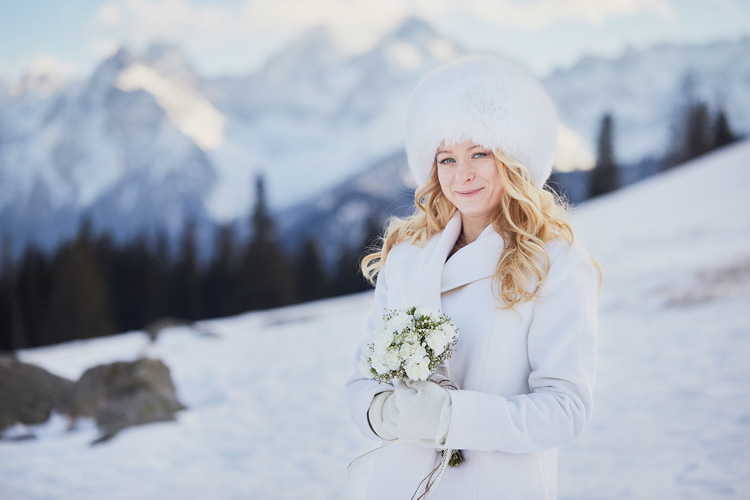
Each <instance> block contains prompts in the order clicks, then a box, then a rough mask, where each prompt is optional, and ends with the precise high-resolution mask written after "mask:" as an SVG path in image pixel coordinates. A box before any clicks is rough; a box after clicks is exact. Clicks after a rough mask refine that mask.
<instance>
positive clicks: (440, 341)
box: [425, 328, 450, 356]
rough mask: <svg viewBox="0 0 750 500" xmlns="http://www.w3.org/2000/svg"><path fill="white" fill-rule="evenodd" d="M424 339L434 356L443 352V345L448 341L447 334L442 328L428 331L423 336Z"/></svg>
mask: <svg viewBox="0 0 750 500" xmlns="http://www.w3.org/2000/svg"><path fill="white" fill-rule="evenodd" d="M425 341H426V342H427V345H428V346H430V349H432V352H434V353H435V355H436V356H440V355H441V354H443V351H445V347H446V346H447V345H448V343H449V342H450V340H449V337H448V335H446V333H445V331H444V330H443V329H442V328H438V329H435V330H432V331H430V333H429V334H428V335H427V337H426V338H425Z"/></svg>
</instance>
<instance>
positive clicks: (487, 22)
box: [0, 0, 750, 81]
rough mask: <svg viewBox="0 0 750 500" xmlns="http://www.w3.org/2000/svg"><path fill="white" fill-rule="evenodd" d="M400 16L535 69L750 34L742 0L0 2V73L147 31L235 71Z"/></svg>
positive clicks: (15, 74)
mask: <svg viewBox="0 0 750 500" xmlns="http://www.w3.org/2000/svg"><path fill="white" fill-rule="evenodd" d="M409 15H413V16H417V17H420V18H422V19H424V20H425V21H427V22H429V23H430V24H432V25H433V26H434V27H435V29H436V30H437V31H438V32H439V33H441V34H443V35H444V36H447V37H449V38H451V39H453V40H455V41H457V42H459V43H461V44H462V45H464V46H465V47H466V48H468V49H470V50H476V51H488V52H498V53H503V54H505V55H508V56H510V57H514V58H517V59H519V60H521V61H523V62H524V63H525V64H526V65H527V66H528V67H529V68H530V69H531V70H532V71H534V72H535V73H537V74H538V75H539V76H545V75H546V74H548V73H549V72H551V71H552V70H554V69H556V68H561V67H567V66H570V65H572V64H574V63H575V62H576V61H577V60H579V59H580V58H581V57H583V56H586V55H594V56H603V57H616V56H617V55H619V54H621V53H622V52H624V51H625V50H627V49H628V48H629V47H630V48H636V49H638V48H644V47H647V46H650V45H653V44H658V43H678V44H685V43H707V42H710V41H715V40H729V39H737V38H740V37H743V36H745V37H746V36H750V1H747V0H607V1H602V0H464V1H455V0H453V1H449V0H377V1H375V0H213V1H211V0H109V1H101V0H68V1H65V2H60V1H52V0H23V1H20V0H0V78H3V79H4V80H6V81H16V80H18V79H19V78H20V77H21V76H22V75H23V74H24V73H25V72H27V71H29V70H32V71H52V72H54V73H56V74H59V75H61V76H64V77H67V78H85V77H86V76H87V75H88V74H90V73H91V71H93V69H94V68H95V67H96V65H97V64H98V63H99V62H100V61H101V60H102V59H103V58H104V57H106V56H108V55H110V54H112V53H113V52H114V51H116V50H117V48H119V47H120V46H123V45H125V46H127V47H129V48H130V49H132V50H136V51H139V50H143V49H145V47H147V46H148V45H149V44H150V43H152V42H154V41H166V42H174V43H177V44H178V45H180V46H181V47H182V48H183V50H184V51H185V53H186V55H187V57H188V59H189V60H190V61H191V63H192V64H193V66H194V67H195V68H196V69H197V70H198V71H199V72H200V73H201V74H203V75H204V76H209V77H212V76H221V75H232V74H243V73H247V72H250V71H252V70H254V69H256V68H258V67H259V66H260V65H261V64H262V63H263V61H265V60H266V59H267V58H268V57H270V56H271V55H273V54H274V53H276V52H278V51H280V50H281V49H282V48H283V47H284V46H285V44H288V43H290V42H291V41H292V40H293V39H295V38H296V37H298V36H301V35H302V34H303V33H304V32H305V31H306V30H308V29H310V28H312V27H314V26H316V25H321V24H322V25H325V26H327V27H328V28H330V30H331V31H332V33H333V35H334V37H335V39H336V40H337V41H338V42H339V44H340V45H341V47H342V49H343V50H345V51H347V52H350V53H357V52H362V51H365V50H367V48H368V47H370V46H372V44H373V43H374V41H375V40H376V39H377V38H378V37H379V36H380V35H382V34H383V33H384V32H387V31H388V30H390V29H392V28H393V27H395V26H396V25H397V24H398V23H399V21H400V20H401V19H403V18H404V17H406V16H409Z"/></svg>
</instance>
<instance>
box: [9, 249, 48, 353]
mask: <svg viewBox="0 0 750 500" xmlns="http://www.w3.org/2000/svg"><path fill="white" fill-rule="evenodd" d="M17 269H18V274H17V276H16V293H17V294H18V299H19V302H20V307H21V322H22V323H23V326H24V330H25V333H26V335H25V338H26V343H27V345H29V346H30V347H33V346H40V345H44V344H48V343H52V342H51V341H48V342H45V338H44V335H45V332H44V330H43V326H44V325H45V324H46V323H47V315H48V314H49V301H50V289H51V274H52V269H51V265H50V263H49V262H48V260H47V259H46V258H45V256H44V254H43V253H42V252H41V251H40V250H39V249H38V248H36V246H35V245H34V244H30V245H28V246H27V247H26V248H25V249H24V253H23V256H22V258H21V260H20V263H19V264H18V266H17Z"/></svg>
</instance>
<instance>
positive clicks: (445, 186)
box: [438, 170, 452, 199]
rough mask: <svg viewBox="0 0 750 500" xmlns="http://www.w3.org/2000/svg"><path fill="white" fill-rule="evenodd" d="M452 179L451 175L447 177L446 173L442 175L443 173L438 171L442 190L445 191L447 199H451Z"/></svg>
mask: <svg viewBox="0 0 750 500" xmlns="http://www.w3.org/2000/svg"><path fill="white" fill-rule="evenodd" d="M451 179H452V177H451V176H450V175H447V174H446V172H445V171H443V172H442V173H441V171H440V170H438V182H439V183H440V189H441V190H442V191H443V195H445V197H446V198H448V199H451V190H450V187H451Z"/></svg>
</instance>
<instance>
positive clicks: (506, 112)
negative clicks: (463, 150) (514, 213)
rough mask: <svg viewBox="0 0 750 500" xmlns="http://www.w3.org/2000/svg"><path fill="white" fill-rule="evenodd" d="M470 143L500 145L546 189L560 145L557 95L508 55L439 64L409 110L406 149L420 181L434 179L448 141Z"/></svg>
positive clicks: (424, 181) (495, 146) (413, 173)
mask: <svg viewBox="0 0 750 500" xmlns="http://www.w3.org/2000/svg"><path fill="white" fill-rule="evenodd" d="M464 141H472V142H474V143H475V144H477V145H480V146H482V147H485V148H488V149H492V150H495V149H499V150H500V151H501V152H503V153H504V154H505V155H507V156H509V157H511V158H513V159H514V160H516V161H518V162H520V163H521V164H522V165H523V166H524V167H526V169H527V170H528V171H529V174H530V176H531V181H532V182H533V183H534V184H535V185H537V186H539V187H541V186H543V185H544V183H545V182H546V180H547V178H548V177H549V175H550V173H551V171H552V164H553V163H554V160H555V152H556V149H557V117H556V114H555V107H554V104H553V103H552V99H551V98H550V96H549V94H547V92H546V90H545V89H544V87H542V85H541V83H539V82H538V81H537V80H536V79H535V78H534V77H533V76H531V74H530V73H528V71H526V70H525V69H524V68H522V67H521V66H520V65H518V64H516V63H513V62H511V61H509V60H506V59H503V58H499V57H494V56H473V57H468V58H464V59H461V60H458V61H456V62H453V63H451V64H448V65H446V66H443V67H442V68H438V69H437V70H435V71H433V72H431V73H430V74H428V75H427V76H426V77H425V78H424V79H423V80H422V82H421V83H420V84H419V85H418V86H417V88H416V90H415V91H414V93H413V95H412V97H411V100H410V102H409V108H408V110H407V119H406V153H407V157H408V160H409V168H410V169H411V172H412V175H413V176H414V179H415V180H416V181H417V184H418V185H422V184H424V183H426V182H427V181H428V180H429V176H430V170H431V169H432V166H433V164H434V161H435V153H436V151H437V149H438V146H440V144H441V143H442V142H445V143H446V144H458V143H461V142H464Z"/></svg>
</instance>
